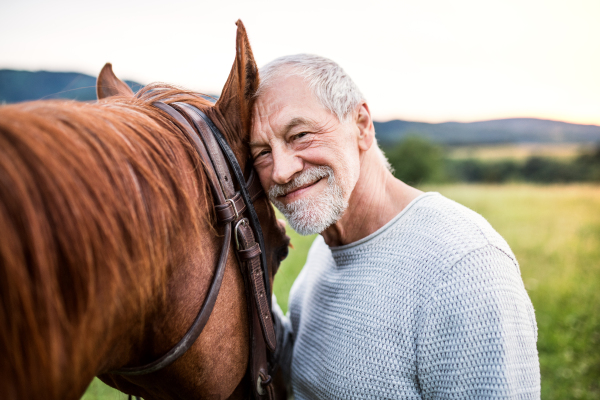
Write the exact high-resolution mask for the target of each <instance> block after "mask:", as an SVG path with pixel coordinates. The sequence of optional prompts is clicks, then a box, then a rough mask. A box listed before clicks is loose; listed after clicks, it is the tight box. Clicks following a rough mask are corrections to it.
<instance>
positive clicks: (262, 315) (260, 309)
mask: <svg viewBox="0 0 600 400" xmlns="http://www.w3.org/2000/svg"><path fill="white" fill-rule="evenodd" d="M152 105H153V106H154V107H156V108H158V109H159V110H161V111H162V112H164V113H166V114H167V115H169V117H171V118H170V120H171V121H172V122H173V123H174V124H175V125H176V126H177V128H179V130H180V131H181V132H183V133H184V135H185V136H186V137H187V138H188V140H190V142H191V144H192V145H193V147H194V148H195V149H196V151H197V152H198V154H199V155H200V158H201V160H202V162H203V164H204V170H205V172H206V176H207V177H208V181H209V185H210V188H211V191H212V194H213V197H214V201H215V213H216V216H217V220H218V223H219V224H220V225H224V231H225V232H224V242H223V247H222V248H221V253H220V255H219V261H218V263H217V268H216V270H215V273H214V276H213V281H212V283H211V285H210V288H209V290H208V294H207V296H206V298H205V299H204V303H203V304H202V307H201V308H200V311H199V312H198V315H197V316H196V319H195V320H194V322H193V324H192V326H191V327H190V328H189V329H188V331H187V332H186V334H185V335H184V337H183V338H182V339H181V340H180V341H179V343H177V344H176V345H175V346H174V347H173V348H172V349H171V350H169V351H168V352H167V353H166V354H165V355H163V356H162V357H160V358H159V359H157V360H155V361H153V362H151V363H149V364H146V365H142V366H138V367H124V368H120V369H117V370H114V371H111V372H110V373H111V374H117V375H145V374H149V373H152V372H156V371H158V370H160V369H162V368H164V367H166V366H168V365H170V364H172V363H173V362H175V360H177V359H178V358H179V357H181V356H182V355H183V354H184V353H185V352H186V351H187V350H188V349H189V348H190V347H191V346H192V344H193V343H194V341H195V340H196V339H197V338H198V336H199V335H200V333H201V332H202V330H203V328H204V326H205V325H206V323H207V322H208V319H209V317H210V314H211V313H212V310H213V308H214V305H215V302H216V300H217V296H218V294H219V289H220V287H221V283H222V281H223V275H224V272H225V265H226V264H227V256H228V254H229V248H230V246H231V242H232V237H231V236H232V235H233V236H234V238H235V243H236V246H235V247H236V252H235V253H236V256H237V259H238V262H239V264H240V268H241V272H242V275H243V277H244V284H245V287H246V303H247V304H248V317H249V318H248V323H249V325H250V341H251V342H250V359H249V363H248V368H249V371H248V372H249V374H250V378H251V382H253V384H252V387H253V390H252V392H253V396H252V398H254V399H261V400H262V399H268V400H272V399H274V398H275V394H274V393H275V392H274V388H273V385H272V379H271V375H270V369H269V363H268V359H269V357H270V355H269V352H270V353H272V352H274V351H275V348H276V346H277V343H276V337H275V328H274V325H273V319H272V314H271V302H270V299H271V293H270V285H269V273H268V266H267V260H266V255H265V245H264V239H263V234H262V230H261V227H260V223H259V220H258V216H257V214H256V210H255V209H254V206H253V202H254V201H255V200H256V199H257V198H259V197H260V196H261V195H262V194H263V190H262V187H261V186H260V182H259V180H258V178H257V177H256V175H255V172H254V170H253V169H252V171H251V172H250V175H249V177H248V180H247V181H246V180H245V178H244V174H243V172H242V170H241V168H240V165H239V163H238V161H237V159H236V157H235V155H234V153H233V151H232V150H231V147H230V146H229V144H228V143H227V141H226V140H225V137H224V136H223V134H222V133H221V132H220V131H219V129H218V128H217V127H216V126H215V125H214V123H213V122H212V121H211V120H210V119H209V118H208V117H207V116H206V114H204V113H203V112H202V111H201V110H199V109H198V108H196V107H194V106H191V105H189V104H186V103H179V102H176V103H171V104H166V103H162V102H154V103H153V104H152ZM231 172H233V177H234V179H235V181H234V179H232V173H231ZM236 186H237V189H238V190H237V191H236Z"/></svg>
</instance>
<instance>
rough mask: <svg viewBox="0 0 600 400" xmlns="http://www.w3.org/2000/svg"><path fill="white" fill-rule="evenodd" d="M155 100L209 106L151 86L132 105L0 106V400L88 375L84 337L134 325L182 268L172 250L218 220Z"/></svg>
mask: <svg viewBox="0 0 600 400" xmlns="http://www.w3.org/2000/svg"><path fill="white" fill-rule="evenodd" d="M153 101H164V102H167V103H169V102H172V101H185V102H188V103H190V104H193V105H196V106H198V107H203V108H206V106H209V105H211V103H210V102H209V101H207V100H205V99H204V98H202V97H200V96H199V95H198V94H195V93H192V92H187V91H184V90H181V89H178V88H176V87H172V86H166V85H151V86H148V87H146V88H144V89H142V90H141V91H140V92H139V93H138V94H137V95H136V96H135V97H133V98H125V97H114V98H109V99H106V100H103V101H100V102H97V103H78V102H72V101H36V102H30V103H22V104H16V105H8V106H3V107H1V108H0V232H1V235H2V239H1V240H0V355H1V358H2V360H1V361H0V375H1V376H2V377H3V378H2V379H1V380H0V393H4V394H5V395H7V397H8V398H13V397H15V398H16V397H24V398H28V397H29V396H23V394H24V393H36V391H37V390H34V389H33V387H38V388H41V387H46V388H48V387H50V388H54V389H52V390H57V389H56V385H55V384H54V383H55V382H56V379H57V378H58V377H59V376H60V371H61V370H62V369H64V368H68V369H70V370H73V371H87V372H88V374H87V375H86V373H81V374H74V375H79V376H88V377H89V376H93V375H95V374H96V373H97V372H98V371H89V369H90V368H92V367H91V366H89V365H88V364H89V362H88V359H87V358H86V356H87V357H89V355H93V354H97V353H98V352H99V350H100V349H98V348H92V347H93V346H98V343H94V342H93V341H90V340H85V339H86V337H89V336H90V335H96V336H98V335H100V336H101V335H106V334H107V332H110V330H111V329H113V328H115V327H114V326H111V318H110V316H114V315H116V314H119V313H121V314H123V313H125V310H134V311H135V313H136V315H137V316H136V317H135V318H139V315H143V311H144V310H143V304H145V303H146V302H147V300H148V299H149V298H150V297H151V296H156V295H159V296H160V295H164V287H163V286H164V282H165V281H166V279H165V274H167V273H168V270H169V268H171V267H173V266H174V265H176V263H177V262H179V261H181V260H180V259H181V257H182V255H178V254H174V252H173V251H172V249H177V248H180V249H181V248H182V246H185V244H186V243H188V242H189V240H191V239H193V238H194V237H197V236H198V235H199V234H200V232H201V231H203V230H204V231H205V230H206V226H207V225H208V226H209V227H210V226H212V224H213V223H214V220H213V219H211V217H210V215H211V211H210V210H211V209H212V207H210V205H211V202H212V198H211V196H210V192H209V190H208V186H207V180H206V179H205V177H204V172H203V169H202V167H201V161H200V159H199V157H198V156H197V154H196V152H195V150H194V149H193V148H192V147H191V145H190V144H189V142H188V141H187V139H186V138H185V137H184V136H183V134H181V133H180V132H179V130H178V129H177V128H176V127H175V126H174V125H173V123H172V122H171V121H170V120H169V119H168V118H167V116H166V115H164V114H162V113H160V112H158V111H157V110H156V109H155V108H153V107H152V106H151V103H152V102H153ZM213 218H214V217H213ZM178 260H179V261H178ZM129 317H132V316H131V315H129ZM113 319H114V318H113ZM85 346H88V347H87V348H86V347H85ZM89 374H91V375H89ZM72 379H74V381H73V384H74V385H77V384H78V383H79V384H80V382H77V381H76V379H78V378H77V376H74V377H72ZM81 379H85V378H81ZM87 379H89V378H87ZM7 383H8V385H9V387H2V386H4V385H6V384H7ZM48 397H56V393H54V396H48Z"/></svg>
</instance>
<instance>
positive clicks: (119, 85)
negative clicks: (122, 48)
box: [96, 63, 133, 100]
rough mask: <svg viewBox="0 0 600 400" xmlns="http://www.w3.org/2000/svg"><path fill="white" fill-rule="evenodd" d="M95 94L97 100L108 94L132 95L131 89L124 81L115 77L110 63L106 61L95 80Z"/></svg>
mask: <svg viewBox="0 0 600 400" xmlns="http://www.w3.org/2000/svg"><path fill="white" fill-rule="evenodd" d="M96 96H98V100H101V99H104V98H106V97H110V96H127V97H133V91H132V90H131V89H130V88H129V86H127V84H126V83H125V82H123V81H122V80H120V79H119V78H117V76H116V75H115V73H114V72H113V70H112V64H111V63H106V64H105V65H104V67H102V71H100V75H98V80H97V81H96Z"/></svg>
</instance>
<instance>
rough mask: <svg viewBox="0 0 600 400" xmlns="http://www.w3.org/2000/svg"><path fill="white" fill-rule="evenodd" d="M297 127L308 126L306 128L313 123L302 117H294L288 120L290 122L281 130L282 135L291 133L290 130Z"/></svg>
mask: <svg viewBox="0 0 600 400" xmlns="http://www.w3.org/2000/svg"><path fill="white" fill-rule="evenodd" d="M298 125H308V126H312V125H313V121H312V120H310V119H308V118H304V117H295V118H292V119H291V120H290V122H288V123H287V124H286V125H285V126H284V128H283V133H284V134H287V133H288V132H289V131H291V130H292V129H294V128H295V127H297V126H298Z"/></svg>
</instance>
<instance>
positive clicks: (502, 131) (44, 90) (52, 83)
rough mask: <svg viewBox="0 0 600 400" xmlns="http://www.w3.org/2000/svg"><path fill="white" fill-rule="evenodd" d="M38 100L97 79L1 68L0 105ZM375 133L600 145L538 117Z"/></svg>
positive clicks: (592, 136)
mask: <svg viewBox="0 0 600 400" xmlns="http://www.w3.org/2000/svg"><path fill="white" fill-rule="evenodd" d="M125 82H126V83H127V84H128V85H129V86H130V87H131V88H132V89H133V91H134V92H135V91H137V90H139V89H140V88H141V87H142V86H143V85H141V84H139V83H137V82H132V81H125ZM213 97H215V98H216V97H218V96H213ZM39 99H73V100H79V101H89V100H95V99H96V78H95V77H93V76H89V75H85V74H80V73H77V72H47V71H38V72H30V71H15V70H9V69H0V104H2V103H17V102H21V101H28V100H39ZM375 130H376V132H377V138H378V140H379V142H380V143H381V144H382V145H384V146H385V145H391V144H394V143H397V142H399V141H400V140H402V138H404V137H406V136H410V135H418V136H422V137H426V138H429V139H431V140H432V141H434V142H437V143H441V144H449V145H461V144H462V145H468V144H502V143H591V142H594V143H599V142H600V126H596V125H578V124H570V123H566V122H560V121H550V120H543V119H535V118H511V119H499V120H493V121H481V122H468V123H461V122H444V123H439V124H430V123H426V122H412V121H402V120H393V121H388V122H375Z"/></svg>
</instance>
